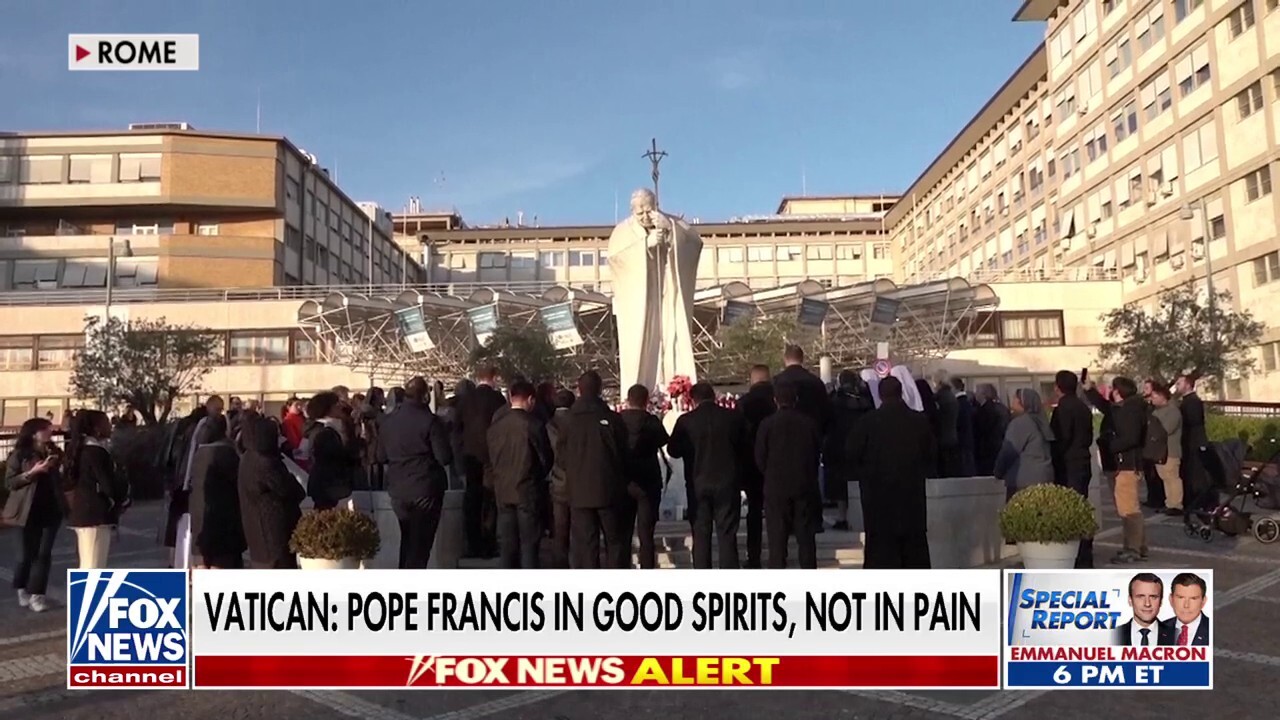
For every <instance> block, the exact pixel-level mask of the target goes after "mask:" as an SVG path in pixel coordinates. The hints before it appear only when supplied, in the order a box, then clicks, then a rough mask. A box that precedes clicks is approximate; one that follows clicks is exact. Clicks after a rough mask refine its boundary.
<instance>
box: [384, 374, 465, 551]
mask: <svg viewBox="0 0 1280 720" xmlns="http://www.w3.org/2000/svg"><path fill="white" fill-rule="evenodd" d="M404 394H405V400H404V402H403V403H402V404H401V405H399V406H398V407H397V408H396V411H395V412H393V413H390V414H388V415H386V416H384V417H383V420H382V431H381V433H380V435H379V437H380V438H381V442H382V447H383V450H384V452H386V455H387V470H386V478H385V479H386V483H387V494H388V495H389V496H390V497H391V507H392V510H394V511H395V514H396V519H397V520H398V521H399V522H400V565H399V567H400V569H402V570H406V569H423V568H425V567H427V563H428V561H430V559H431V547H432V546H433V545H434V544H435V539H436V529H437V528H438V527H439V526H440V511H441V510H442V509H443V507H444V494H445V491H446V490H448V489H449V474H448V472H447V470H446V468H448V467H449V466H450V465H451V464H452V463H453V448H452V447H451V446H450V444H449V435H448V431H447V430H446V429H445V424H444V421H442V420H441V419H440V418H439V417H438V416H437V415H436V414H435V413H433V412H431V408H430V406H428V404H427V381H426V380H424V379H422V378H421V377H415V378H413V379H412V380H410V381H409V382H408V383H406V384H405V389H404Z"/></svg>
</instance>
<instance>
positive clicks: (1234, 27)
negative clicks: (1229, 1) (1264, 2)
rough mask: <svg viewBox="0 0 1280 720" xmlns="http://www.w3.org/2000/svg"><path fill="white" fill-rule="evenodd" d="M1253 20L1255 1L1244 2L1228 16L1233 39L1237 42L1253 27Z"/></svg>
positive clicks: (1245, 0)
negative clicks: (1237, 39)
mask: <svg viewBox="0 0 1280 720" xmlns="http://www.w3.org/2000/svg"><path fill="white" fill-rule="evenodd" d="M1253 19H1254V18H1253V0H1244V2H1242V3H1240V6H1239V7H1237V8H1236V9H1235V10H1232V11H1231V14H1230V15H1228V16H1227V23H1228V24H1229V25H1230V26H1231V39H1232V40H1235V39H1236V38H1238V37H1240V36H1241V35H1243V34H1244V33H1245V31H1246V30H1248V29H1249V28H1251V27H1253Z"/></svg>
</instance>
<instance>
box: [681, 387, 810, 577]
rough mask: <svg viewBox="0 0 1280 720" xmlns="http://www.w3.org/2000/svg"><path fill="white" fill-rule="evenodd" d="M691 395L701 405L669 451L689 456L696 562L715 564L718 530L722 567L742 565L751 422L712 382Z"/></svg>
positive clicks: (702, 565) (687, 419)
mask: <svg viewBox="0 0 1280 720" xmlns="http://www.w3.org/2000/svg"><path fill="white" fill-rule="evenodd" d="M802 370H803V369H802ZM797 390H798V388H797ZM689 397H690V399H691V400H693V402H694V403H695V407H694V408H693V410H691V411H690V412H687V413H685V414H684V415H681V416H680V419H679V420H676V425H675V427H674V428H672V430H671V441H670V442H669V443H667V453H668V454H669V455H671V457H673V458H680V459H682V460H684V481H685V483H686V485H688V486H689V487H690V488H691V490H690V498H691V500H692V502H693V503H694V504H693V507H692V509H693V566H694V567H695V568H699V569H710V568H711V537H712V534H713V530H714V535H715V537H716V544H717V547H718V548H719V550H720V567H722V568H732V569H736V568H737V567H738V523H739V521H740V520H741V518H742V481H743V478H744V476H745V475H746V468H747V464H748V463H750V462H753V459H752V458H751V456H750V455H748V452H750V445H749V443H748V440H747V423H746V420H745V419H743V417H742V414H741V413H737V412H734V411H733V410H729V409H728V408H722V407H720V406H719V405H717V404H716V391H715V388H714V387H712V386H711V383H706V382H700V383H697V384H696V385H694V386H693V388H692V389H690V391H689ZM823 397H824V398H825V397H826V394H825V392H824V393H823Z"/></svg>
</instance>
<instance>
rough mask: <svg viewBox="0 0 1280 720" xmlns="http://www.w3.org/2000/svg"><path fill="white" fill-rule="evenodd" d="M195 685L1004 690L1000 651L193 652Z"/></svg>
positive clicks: (208, 686) (216, 686) (257, 686)
mask: <svg viewBox="0 0 1280 720" xmlns="http://www.w3.org/2000/svg"><path fill="white" fill-rule="evenodd" d="M193 679H194V686H195V687H199V688H230V687H256V688H291V689H292V688H392V687H399V688H403V687H417V688H426V687H452V688H457V687H674V688H690V687H721V688H723V687H760V686H765V687H783V688H939V689H940V688H998V687H999V686H1000V658H999V657H998V656H996V655H928V656H924V655H921V656H837V655H829V656H795V655H792V656H785V655H784V656H738V657H728V656H696V657H691V656H684V657H675V656H664V657H644V656H625V657H623V656H612V657H611V656H511V655H506V656H493V655H489V656H456V655H450V656H438V657H433V656H423V657H420V658H412V657H404V656H396V655H333V656H253V655H204V656H196V658H195V671H194V678H193Z"/></svg>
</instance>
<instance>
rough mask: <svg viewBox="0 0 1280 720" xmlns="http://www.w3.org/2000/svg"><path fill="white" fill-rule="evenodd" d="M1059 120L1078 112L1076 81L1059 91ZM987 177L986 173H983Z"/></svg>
mask: <svg viewBox="0 0 1280 720" xmlns="http://www.w3.org/2000/svg"><path fill="white" fill-rule="evenodd" d="M1057 107H1058V122H1063V121H1064V120H1066V119H1067V118H1069V117H1071V116H1072V115H1075V114H1076V88H1075V83H1072V84H1071V85H1069V86H1067V87H1065V88H1063V89H1062V90H1060V91H1058V102H1057ZM983 177H986V175H983Z"/></svg>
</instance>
